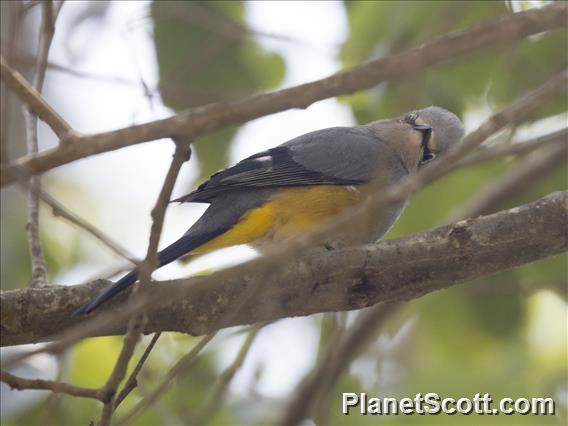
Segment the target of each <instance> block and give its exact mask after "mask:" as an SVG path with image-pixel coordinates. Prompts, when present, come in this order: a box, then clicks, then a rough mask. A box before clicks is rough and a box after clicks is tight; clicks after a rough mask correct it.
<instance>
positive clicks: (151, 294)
mask: <svg viewBox="0 0 568 426" xmlns="http://www.w3.org/2000/svg"><path fill="white" fill-rule="evenodd" d="M567 207H568V192H567V191H562V192H555V193H553V194H550V195H548V196H546V197H544V198H542V199H540V200H537V201H535V202H533V203H531V204H527V205H525V206H521V207H516V208H513V209H510V210H506V211H502V212H499V213H495V214H493V215H490V216H483V217H479V218H477V219H474V220H468V221H462V222H458V223H456V224H452V225H445V226H442V227H439V228H436V229H433V230H430V231H425V232H420V233H416V234H412V235H409V236H407V237H404V238H400V239H395V240H389V241H383V242H380V243H378V244H376V245H368V246H364V247H354V248H346V249H342V250H336V251H331V252H328V251H321V250H317V251H314V252H313V253H312V254H311V255H309V256H305V257H303V258H301V259H295V260H294V261H293V262H291V263H290V264H289V265H287V267H286V268H282V270H280V271H279V273H278V274H277V275H276V276H273V277H271V278H272V279H271V280H269V281H267V280H265V279H263V278H264V277H260V278H261V279H260V280H259V276H258V275H256V274H251V273H250V271H248V269H247V268H246V266H248V265H247V264H245V265H243V267H242V268H240V269H236V272H234V273H232V274H230V275H228V274H223V271H219V272H217V273H214V274H211V275H210V276H207V277H194V278H190V279H185V280H174V281H164V282H160V284H159V285H156V286H151V287H150V288H148V290H147V292H146V296H147V297H146V298H145V300H143V301H141V302H140V303H141V305H140V306H137V308H140V307H141V306H145V307H146V309H148V322H147V324H146V328H145V332H146V333H150V332H155V331H179V332H184V333H190V334H193V335H204V334H209V333H211V332H213V331H216V330H219V329H221V328H224V327H230V326H234V325H242V324H251V323H256V322H259V321H269V320H275V319H278V318H284V317H293V316H298V315H310V314H313V313H318V312H333V311H344V310H351V309H360V308H363V307H367V306H371V305H374V304H377V303H379V302H386V301H398V300H408V299H413V298H417V297H420V296H422V295H424V294H426V293H430V292H433V291H436V290H440V289H442V288H446V287H450V286H453V285H456V284H458V283H460V282H463V281H468V280H473V279H476V278H479V277H483V276H487V275H490V274H492V273H495V272H499V271H503V270H506V269H510V268H513V267H516V266H520V265H523V264H525V263H529V262H533V261H535V260H538V259H542V258H545V257H548V256H552V255H555V254H559V253H562V252H564V251H566V249H567V248H568V235H567V234H566V232H565V230H566V227H567V226H568V212H567ZM220 277H222V279H221V278H220ZM106 285H108V282H104V281H95V282H92V283H88V284H85V285H81V286H75V287H53V288H47V289H21V290H11V291H6V292H3V293H2V294H0V308H1V309H0V312H1V313H0V323H1V327H2V336H1V338H2V342H1V344H2V345H3V346H5V345H17V344H23V343H36V342H40V341H45V340H49V339H51V338H53V336H54V335H56V334H58V333H61V332H62V331H64V330H65V329H67V328H69V327H71V326H73V325H75V324H77V320H76V319H74V318H71V314H72V312H73V311H74V310H75V309H77V307H79V306H80V305H82V304H83V303H84V302H85V301H87V300H88V299H90V298H92V297H94V296H95V295H96V294H97V293H98V292H99V291H100V290H101V288H102V287H104V286H106ZM259 289H262V292H261V291H259ZM245 296H246V300H244V301H243V300H242V299H243V298H244V297H245ZM127 297H128V295H127V294H125V295H120V296H117V297H116V298H115V299H114V300H112V301H110V302H109V303H108V306H107V308H106V309H104V308H103V309H102V312H101V314H103V315H100V318H99V320H100V321H102V322H104V323H105V328H104V330H102V331H101V330H98V331H97V332H96V333H92V334H89V335H93V334H94V335H116V334H123V333H124V330H125V324H124V321H116V320H115V321H110V319H111V317H113V315H114V314H117V315H119V314H121V313H123V312H125V311H128V306H125V303H126V298H127ZM241 305H242V308H241V309H239V310H238V312H234V309H233V308H234V306H241ZM105 311H106V313H105ZM113 312H114V313H113ZM125 315H126V313H125ZM45 318H50V321H45ZM105 318H109V321H108V322H106V321H105ZM113 318H114V317H113Z"/></svg>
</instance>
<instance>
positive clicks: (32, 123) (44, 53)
mask: <svg viewBox="0 0 568 426" xmlns="http://www.w3.org/2000/svg"><path fill="white" fill-rule="evenodd" d="M42 11H43V15H42V26H41V30H40V35H39V49H38V53H37V58H36V66H35V73H34V78H33V88H34V89H35V91H36V92H35V93H36V94H37V95H39V94H40V93H41V90H42V88H43V82H44V80H45V70H46V68H47V58H48V56H49V48H50V47H51V40H52V39H53V34H54V32H55V26H54V20H55V16H54V14H53V4H52V2H51V1H45V2H44V3H43V4H42ZM2 65H3V66H2V71H4V69H6V70H7V71H10V70H9V69H8V67H7V65H5V64H2ZM2 75H8V76H11V77H14V78H13V79H12V80H10V79H9V78H8V79H5V81H10V82H12V83H13V82H16V83H22V81H23V82H25V80H24V79H18V78H17V75H16V76H13V75H11V74H10V73H8V74H6V73H5V72H2ZM19 87H20V88H22V87H25V86H19ZM28 89H29V87H28ZM26 93H27V94H33V93H34V92H31V91H29V90H28V91H27V92H26ZM37 99H38V98H37V97H36V98H35V100H37ZM39 99H41V98H39ZM40 105H42V106H45V105H43V104H41V103H40ZM42 111H43V110H42ZM23 115H24V121H25V123H26V137H27V142H26V145H27V150H28V155H34V154H36V153H37V152H38V140H37V117H36V116H35V115H34V114H33V112H32V110H31V108H30V106H29V105H24V108H23ZM40 191H41V181H40V177H39V176H32V177H30V180H29V192H28V222H27V224H26V231H27V234H28V244H29V250H30V257H31V264H32V277H31V280H30V282H29V285H30V286H32V287H43V286H46V285H49V283H48V280H47V266H46V262H45V257H44V254H43V248H42V246H41V237H40V235H39V192H40Z"/></svg>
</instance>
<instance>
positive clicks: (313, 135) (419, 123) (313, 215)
mask: <svg viewBox="0 0 568 426" xmlns="http://www.w3.org/2000/svg"><path fill="white" fill-rule="evenodd" d="M463 135H464V127H463V124H462V123H461V121H460V119H459V118H458V117H457V116H456V115H455V114H453V113H452V112H450V111H448V110H446V109H443V108H441V107H438V106H430V107H427V108H423V109H419V110H415V111H411V112H408V113H405V114H402V115H400V116H397V117H394V118H388V119H381V120H377V121H373V122H371V123H368V124H364V125H357V126H351V127H331V128H326V129H321V130H316V131H313V132H310V133H307V134H304V135H301V136H298V137H296V138H294V139H292V140H290V141H287V142H285V143H283V144H281V145H278V146H276V147H274V148H271V149H268V150H266V151H262V152H258V153H256V154H254V155H252V156H250V157H248V158H245V159H244V160H242V161H240V162H238V163H237V164H235V165H234V166H232V167H229V168H226V169H223V170H221V171H219V172H217V173H215V174H213V175H211V177H210V178H209V179H208V180H206V181H205V182H204V183H202V184H201V185H199V186H198V187H197V189H196V190H194V191H192V192H191V193H189V194H187V195H185V196H183V197H180V198H177V199H175V200H172V202H175V201H177V202H180V203H185V202H196V203H207V204H209V207H208V208H207V210H205V212H204V213H203V215H202V216H201V217H200V218H199V219H198V220H197V221H196V222H195V224H194V225H193V226H191V227H190V228H189V230H188V231H187V232H186V233H185V234H184V235H183V236H181V238H179V239H178V240H177V241H175V242H174V243H172V244H171V245H169V246H167V247H166V248H164V249H163V250H161V251H160V252H158V265H159V266H160V267H161V266H164V265H167V264H169V263H171V262H173V261H175V260H176V259H179V258H181V257H185V256H187V255H191V256H196V255H197V256H198V255H202V254H204V253H207V252H210V251H213V250H216V249H219V248H224V247H229V246H233V245H238V244H251V245H252V246H253V247H255V248H260V251H262V247H266V245H270V244H278V243H282V242H283V241H286V240H288V239H290V238H294V237H296V236H299V235H303V234H306V233H309V232H311V231H313V230H315V229H317V228H319V227H321V226H322V225H323V224H325V223H326V222H329V221H330V220H332V219H333V218H334V217H336V216H337V215H339V214H340V213H342V212H344V211H346V210H347V209H349V208H353V207H355V206H357V205H359V204H360V203H362V202H364V200H365V199H366V198H367V197H368V196H369V195H370V194H371V193H372V192H373V191H376V190H377V188H381V187H384V186H390V185H395V184H396V183H397V182H400V181H401V180H402V179H404V178H406V177H407V176H409V175H411V174H413V173H415V172H416V171H418V170H419V169H420V168H422V167H424V166H425V165H426V164H428V163H430V162H431V161H434V160H436V161H438V158H440V157H442V156H443V155H444V153H446V152H447V151H448V150H450V148H452V147H453V146H456V145H458V144H459V143H460V141H461V140H462V138H463ZM406 203H407V199H404V200H401V201H400V202H398V203H395V204H394V205H391V206H390V207H389V208H388V209H387V212H386V213H385V214H383V215H381V217H377V218H376V223H373V224H372V225H373V226H372V227H373V228H374V229H373V230H372V232H370V233H369V235H368V240H369V241H375V240H377V239H379V238H381V237H382V236H383V235H384V234H385V233H386V232H387V231H388V230H389V228H390V227H391V226H392V225H393V224H394V222H395V221H396V220H397V219H398V217H399V216H400V214H401V213H402V211H403V209H404V207H405V205H406ZM371 220H372V219H371ZM137 276H138V270H137V269H136V268H135V269H133V270H132V271H130V272H129V273H127V274H126V275H125V276H123V277H122V278H120V279H119V280H118V281H117V282H115V283H114V284H112V285H110V286H109V287H108V288H106V289H104V290H103V291H102V292H101V293H100V294H99V295H97V296H96V297H95V298H94V299H92V300H91V301H89V302H88V303H86V304H85V305H83V306H81V307H80V308H79V309H78V310H76V311H75V312H74V314H73V315H74V316H83V315H86V314H89V313H91V312H92V311H94V310H95V309H96V308H98V307H99V306H100V305H102V304H103V303H105V302H107V301H108V300H109V299H111V298H112V297H114V296H115V295H117V294H118V293H121V292H122V291H124V290H126V289H127V288H128V287H130V286H131V285H133V284H134V283H135V282H136V280H137Z"/></svg>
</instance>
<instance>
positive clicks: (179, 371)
mask: <svg viewBox="0 0 568 426" xmlns="http://www.w3.org/2000/svg"><path fill="white" fill-rule="evenodd" d="M215 334H216V333H211V334H208V335H207V336H204V337H202V338H201V339H200V340H199V342H198V343H197V344H196V345H195V346H194V347H193V349H192V350H191V351H190V352H189V353H188V354H186V355H184V356H183V357H182V358H181V359H180V360H179V361H178V362H177V363H176V365H174V366H173V367H172V369H171V370H170V371H169V372H168V373H167V374H166V377H165V378H164V380H163V381H162V382H161V383H160V384H159V385H158V387H156V389H154V391H152V392H151V393H149V394H148V395H146V396H144V398H142V401H140V402H139V403H138V404H136V406H135V407H134V408H133V409H132V411H130V412H129V413H128V414H126V415H125V416H124V417H123V418H121V419H119V421H118V422H117V425H127V424H131V423H132V420H134V418H135V417H136V416H138V415H139V414H140V412H141V411H142V410H144V409H146V408H148V407H149V406H150V405H152V404H153V403H154V402H156V400H157V399H158V398H159V397H160V395H161V394H162V393H164V392H165V391H166V390H167V389H168V387H169V386H170V383H171V382H172V380H173V379H174V378H176V377H178V376H182V375H183V374H185V373H187V372H188V371H189V370H190V369H191V367H193V365H194V364H195V362H196V361H197V356H198V355H199V353H200V352H201V350H202V349H203V348H204V347H205V345H207V343H209V342H210V341H211V339H213V337H215Z"/></svg>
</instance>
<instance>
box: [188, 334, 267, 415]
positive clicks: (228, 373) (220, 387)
mask: <svg viewBox="0 0 568 426" xmlns="http://www.w3.org/2000/svg"><path fill="white" fill-rule="evenodd" d="M264 326H265V324H260V325H257V326H255V327H254V328H253V329H252V331H250V332H249V334H248V336H247V338H246V339H245V341H244V343H243V345H242V346H241V349H240V350H239V353H238V354H237V356H236V358H235V360H234V361H233V362H232V363H231V365H230V366H229V367H227V369H226V370H225V371H223V373H222V374H221V375H220V376H219V379H218V382H217V385H216V386H215V389H214V390H213V392H212V394H211V397H210V398H209V402H208V403H207V405H206V406H205V407H204V408H203V409H202V410H201V411H200V412H198V413H197V414H196V415H195V416H192V424H196V425H201V424H209V423H210V420H211V419H212V418H213V416H214V415H215V413H216V412H217V411H218V410H219V409H220V408H221V407H222V405H223V401H224V400H225V394H226V393H227V389H228V388H229V385H230V384H231V381H232V380H233V378H234V377H235V374H237V372H238V371H239V369H240V368H241V366H242V365H243V363H244V361H245V359H246V357H247V355H248V353H249V351H250V348H251V347H252V344H253V342H254V340H255V338H256V336H257V335H258V332H259V331H260V330H261V329H262V327H264Z"/></svg>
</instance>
